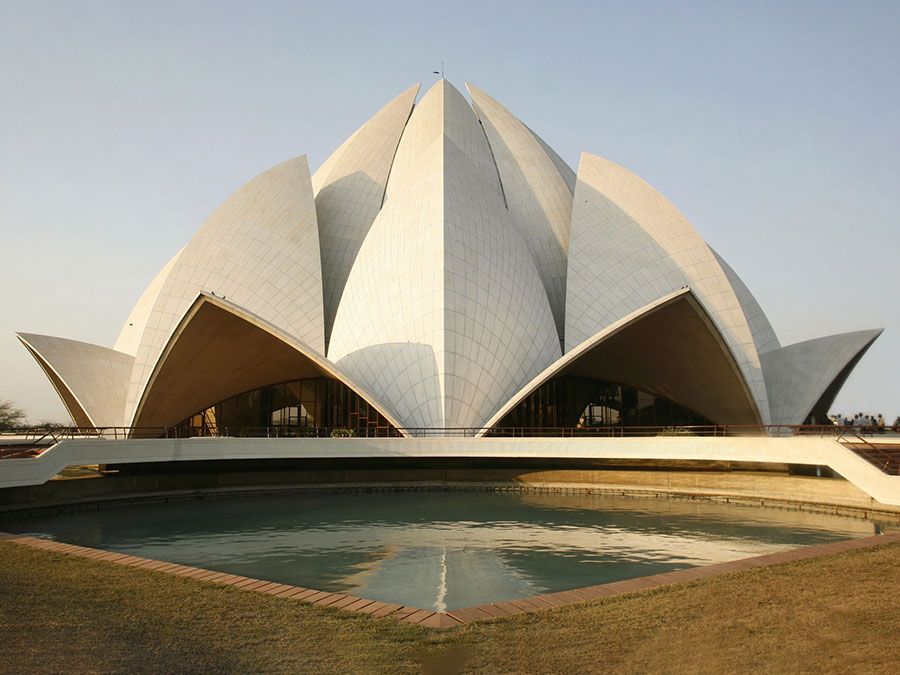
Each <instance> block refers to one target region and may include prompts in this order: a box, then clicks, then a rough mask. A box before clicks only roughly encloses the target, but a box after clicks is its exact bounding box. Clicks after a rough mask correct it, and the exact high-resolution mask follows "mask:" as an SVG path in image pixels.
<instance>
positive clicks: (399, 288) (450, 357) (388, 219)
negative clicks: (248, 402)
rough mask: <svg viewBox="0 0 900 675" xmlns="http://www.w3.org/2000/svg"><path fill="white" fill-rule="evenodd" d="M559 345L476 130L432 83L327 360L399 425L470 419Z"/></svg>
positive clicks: (350, 284) (356, 270)
mask: <svg viewBox="0 0 900 675" xmlns="http://www.w3.org/2000/svg"><path fill="white" fill-rule="evenodd" d="M420 116H421V118H420ZM460 144H461V145H460ZM398 167H402V168H401V169H400V170H399V171H398ZM559 353H560V351H559V342H558V338H557V334H556V329H555V325H554V322H553V315H552V312H551V311H550V306H549V303H548V301H547V297H546V294H545V292H544V289H543V284H542V283H541V280H540V277H539V275H538V273H537V270H536V268H535V265H534V262H533V261H532V259H531V255H530V253H529V252H528V249H527V247H526V245H525V243H524V241H523V240H522V238H521V236H520V234H519V232H518V231H517V229H516V227H515V225H514V224H513V223H512V222H511V221H510V219H509V216H508V212H507V211H506V208H505V206H504V204H503V200H502V195H501V193H500V190H499V182H498V179H497V174H496V168H494V167H493V165H492V160H491V159H490V150H489V148H488V147H487V142H486V140H485V138H484V134H483V133H482V131H481V129H480V128H479V126H478V122H477V120H476V118H475V116H474V114H473V112H472V110H471V108H469V106H468V105H465V102H464V100H463V99H462V96H461V95H460V94H459V92H458V91H456V90H455V89H453V87H452V86H450V85H449V84H447V83H446V82H444V81H440V82H438V84H436V85H435V86H434V87H433V88H432V89H431V90H430V91H429V92H428V93H427V94H426V95H425V97H424V98H423V100H422V102H421V103H420V104H419V105H418V106H417V107H416V109H415V111H414V112H413V115H412V118H411V119H410V121H409V123H408V125H407V128H406V131H405V133H404V135H403V139H402V140H401V143H400V147H399V148H398V151H397V158H396V160H395V166H394V169H393V170H392V172H391V178H390V181H389V184H388V194H387V199H386V201H385V204H384V207H383V209H382V211H381V213H380V214H379V215H378V217H377V218H376V220H375V223H374V224H373V225H372V228H371V230H370V231H369V235H368V237H367V238H366V241H365V242H364V243H363V246H362V248H361V249H360V253H359V256H358V258H357V262H356V264H355V265H354V267H353V270H352V271H351V273H350V278H349V279H348V281H347V286H346V289H345V291H344V296H343V298H342V300H341V305H340V307H339V309H338V314H337V318H336V320H335V325H334V331H333V333H332V340H331V345H330V348H329V356H330V358H331V359H332V360H333V361H334V362H336V363H337V365H338V366H339V367H340V368H341V369H342V370H343V371H344V372H346V373H348V374H349V375H350V376H351V377H352V378H353V379H354V380H355V381H357V382H359V383H360V384H361V385H362V386H364V387H365V388H366V389H368V390H369V391H372V392H373V394H374V395H375V396H376V397H377V398H378V399H379V400H382V401H385V402H386V403H387V406H388V408H389V409H390V410H391V411H392V412H393V413H394V414H395V415H396V416H397V417H398V418H400V420H401V421H402V422H403V424H404V425H405V426H407V427H432V428H440V427H477V426H480V425H481V424H483V422H484V421H485V420H486V419H487V418H488V416H489V415H490V414H491V413H492V412H493V411H494V410H496V409H497V407H499V406H500V405H501V404H502V403H503V402H504V401H505V400H506V399H507V398H508V397H509V396H511V395H512V394H513V393H514V392H515V391H516V390H517V389H518V388H519V387H521V386H522V385H523V384H525V383H526V382H528V381H529V380H530V379H531V378H532V377H533V376H534V375H535V374H536V373H538V372H540V371H541V370H542V369H543V368H545V367H546V366H547V365H548V364H549V363H551V362H552V361H553V360H554V359H556V358H557V357H558V356H559Z"/></svg>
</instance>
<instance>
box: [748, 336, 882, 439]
mask: <svg viewBox="0 0 900 675" xmlns="http://www.w3.org/2000/svg"><path fill="white" fill-rule="evenodd" d="M881 333H882V331H881V329H875V330H862V331H855V332H852V333H841V334H839V335H829V336H827V337H820V338H815V339H813V340H806V341H804V342H796V343H794V344H792V345H787V346H786V347H781V348H779V349H773V350H770V351H768V352H766V353H764V354H763V355H762V357H761V360H762V367H763V372H764V373H765V376H766V386H767V387H768V388H769V404H770V406H771V408H772V424H803V422H804V421H805V420H806V418H807V416H808V415H809V414H810V412H811V411H812V410H813V407H814V406H815V405H816V403H817V402H818V401H819V400H820V399H822V398H823V396H825V395H826V392H827V395H828V397H829V398H830V400H828V401H826V402H825V403H826V405H825V408H827V407H828V406H829V405H830V404H831V402H832V401H833V400H834V397H835V396H836V395H837V392H838V390H839V389H840V387H841V385H843V383H844V380H845V379H846V378H847V376H848V375H849V374H850V371H851V370H852V369H853V367H854V366H855V365H856V362H857V361H858V360H859V359H860V358H862V356H863V354H865V352H866V350H867V349H868V348H869V347H870V346H871V345H872V343H873V342H875V339H876V338H877V337H878V336H879V335H881Z"/></svg>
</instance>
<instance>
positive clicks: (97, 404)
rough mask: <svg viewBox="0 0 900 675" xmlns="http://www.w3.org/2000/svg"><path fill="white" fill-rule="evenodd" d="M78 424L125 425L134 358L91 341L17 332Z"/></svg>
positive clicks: (94, 425) (98, 425)
mask: <svg viewBox="0 0 900 675" xmlns="http://www.w3.org/2000/svg"><path fill="white" fill-rule="evenodd" d="M16 335H17V336H18V338H19V340H21V341H22V344H24V345H25V347H26V348H27V349H28V351H29V352H30V353H31V355H32V356H34V358H35V360H37V362H38V364H39V365H40V366H41V368H42V369H43V370H44V372H45V373H46V374H47V377H48V378H49V379H50V381H51V382H52V383H53V386H54V387H55V388H56V390H57V393H58V394H59V396H60V398H61V399H62V400H63V404H64V405H65V406H66V409H67V410H68V411H69V414H70V415H71V416H72V419H73V421H74V422H75V424H76V425H77V426H82V427H84V426H87V427H114V426H122V424H123V416H124V413H125V394H126V392H127V391H128V377H129V375H131V367H132V364H133V363H134V357H133V356H132V355H131V354H125V353H123V352H120V351H116V350H114V349H109V348H108V347H100V346H99V345H93V344H90V343H88V342H80V341H78V340H69V339H67V338H60V337H52V336H50V335H36V334H34V333H17V334H16Z"/></svg>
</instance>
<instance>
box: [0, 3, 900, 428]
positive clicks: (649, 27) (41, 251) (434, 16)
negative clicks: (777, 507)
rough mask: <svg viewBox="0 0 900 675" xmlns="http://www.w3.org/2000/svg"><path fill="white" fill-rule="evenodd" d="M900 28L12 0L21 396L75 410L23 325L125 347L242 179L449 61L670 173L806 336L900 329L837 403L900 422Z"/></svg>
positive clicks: (588, 144)
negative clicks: (175, 264) (124, 333)
mask: <svg viewBox="0 0 900 675" xmlns="http://www.w3.org/2000/svg"><path fill="white" fill-rule="evenodd" d="M898 36H900V3H898V2H865V1H863V2H859V1H856V2H846V3H827V2H791V3H782V2H771V3H769V2H755V3H751V2H737V3H730V2H721V1H717V2H709V3H706V2H683V3H673V2H660V3H643V2H616V3H601V2H596V3H594V2H590V3H589V2H565V1H559V0H557V1H554V2H441V3H428V2H389V1H386V0H383V1H382V2H377V3H376V2H367V3H356V2H322V3H302V2H290V3H288V2H285V3H282V2H256V3H248V2H244V3H232V2H208V3H207V2H153V3H138V2H130V3H126V2H90V1H87V0H79V1H78V2H52V3H51V2H37V1H34V0H28V1H26V0H15V1H10V0H0V64H2V68H0V92H2V94H0V234H2V239H0V270H2V274H3V283H2V284H0V399H2V398H12V399H14V400H15V401H17V402H18V403H19V404H20V405H21V406H23V407H25V408H26V409H27V410H28V412H29V413H30V415H31V418H32V419H34V420H38V419H46V418H52V419H58V420H63V419H67V417H66V415H65V412H64V409H63V407H62V405H61V403H60V402H59V400H58V398H57V397H56V394H55V393H54V392H53V390H52V387H51V386H50V384H49V383H48V382H47V380H46V379H45V378H44V375H43V374H42V373H41V372H40V370H39V368H38V367H37V365H36V364H34V363H33V362H32V360H31V357H30V356H29V355H28V354H27V353H26V352H25V350H24V349H23V348H22V347H21V346H20V345H19V343H18V342H17V341H16V339H15V338H14V336H13V331H14V330H24V331H29V332H37V333H47V334H51V335H61V336H65V337H72V338H76V339H80V340H86V341H88V342H95V343H98V344H103V345H112V343H113V341H114V339H115V336H116V334H117V333H118V330H119V327H120V326H121V324H122V322H123V321H124V320H125V317H126V315H127V314H128V311H129V309H130V308H131V305H132V304H133V303H134V301H135V300H136V299H137V298H138V296H139V295H140V293H141V291H142V290H143V288H144V287H145V286H146V284H147V283H148V282H149V281H150V279H151V278H152V277H153V276H154V274H155V273H156V272H157V270H158V269H159V268H160V267H161V266H162V265H163V264H164V263H165V262H166V260H168V258H169V257H170V256H171V255H172V254H173V253H174V252H175V251H176V250H177V249H178V248H179V247H180V246H181V245H183V244H184V243H185V242H186V241H187V240H188V239H189V238H190V236H191V235H192V234H193V232H194V231H195V230H196V228H197V227H198V226H199V225H200V223H201V222H202V221H203V220H204V218H205V217H206V216H207V215H208V214H209V213H210V212H211V211H212V210H213V209H214V208H215V207H216V206H217V205H218V204H219V203H220V202H221V201H222V200H224V199H225V198H226V197H227V196H228V195H229V194H230V193H231V192H232V191H233V190H234V189H236V188H237V187H239V186H240V185H241V184H242V183H244V182H245V181H246V180H247V179H249V178H251V177H252V176H254V175H256V174H257V173H259V172H260V171H262V170H264V169H266V168H268V167H270V166H272V165H273V164H276V163H278V162H280V161H282V160H284V159H287V158H290V157H293V156H296V155H300V154H307V155H308V156H309V160H310V165H311V166H312V167H313V168H315V167H317V166H318V165H319V164H320V163H321V161H322V160H323V159H324V158H325V157H326V156H327V155H328V153H330V152H331V150H333V149H334V148H335V147H336V146H337V145H338V144H339V143H340V142H341V141H343V140H344V138H346V136H347V135H349V134H350V133H351V132H352V131H353V130H354V129H356V127H358V126H359V125H360V124H362V123H363V122H364V121H365V120H366V119H368V117H369V116H370V115H371V114H372V113H374V112H375V111H376V110H377V109H378V108H379V107H380V106H381V105H383V104H384V103H385V102H387V101H388V100H389V99H391V98H392V97H393V96H394V95H396V94H397V93H399V92H400V91H402V90H403V89H405V88H406V87H407V86H409V85H410V84H412V83H414V82H419V81H421V82H422V84H423V86H425V87H427V86H429V85H430V84H431V83H432V82H433V80H434V76H433V75H432V74H431V71H432V70H434V69H435V68H437V67H438V66H439V64H440V62H441V59H443V60H444V62H445V67H446V74H447V78H448V79H449V80H450V81H451V82H453V83H454V84H455V85H456V86H457V87H459V88H460V89H462V87H463V83H464V82H465V81H467V80H468V81H471V82H473V83H474V84H477V85H478V86H479V87H481V88H483V89H485V90H486V91H488V92H489V93H490V94H492V95H493V96H495V97H496V98H497V99H499V100H500V101H501V102H502V103H503V104H504V105H506V106H507V107H509V108H510V109H511V110H512V111H513V112H515V113H516V114H517V115H518V116H519V117H521V118H522V119H523V120H524V121H525V122H526V123H527V124H528V125H529V126H531V127H532V128H533V129H535V130H536V131H537V132H538V133H539V134H541V135H542V136H543V138H544V139H545V140H546V141H547V142H549V143H550V144H551V145H553V146H554V147H555V148H556V149H557V151H558V152H559V153H560V154H561V155H562V156H563V158H564V159H566V160H567V161H568V162H569V163H570V164H571V165H573V166H577V163H578V157H579V153H580V152H581V151H582V150H585V151H589V152H592V153H596V154H599V155H603V156H605V157H608V158H610V159H611V160H613V161H615V162H618V163H620V164H623V165H624V166H626V167H628V168H630V169H632V170H633V171H635V172H636V173H637V174H638V175H640V176H641V177H643V178H644V179H646V180H647V181H648V182H650V183H651V184H652V185H654V186H655V187H656V188H658V189H659V190H660V191H662V192H663V194H665V195H666V196H667V197H669V199H671V200H672V201H673V202H674V203H675V204H676V205H677V206H678V207H679V208H680V209H681V210H682V211H683V212H684V213H685V215H686V216H687V217H688V218H689V219H690V220H691V221H692V222H693V224H694V225H695V226H696V228H697V229H698V230H699V231H700V233H701V234H702V235H703V236H704V237H705V238H706V239H707V241H709V242H710V243H711V244H712V245H713V246H714V247H715V248H716V249H717V250H718V251H719V252H720V253H721V254H722V255H723V256H724V257H725V258H726V259H728V261H729V262H730V263H731V264H732V266H733V267H734V268H735V269H736V270H737V271H738V273H739V274H741V275H742V276H743V278H744V279H745V281H746V282H747V283H748V285H749V286H750V288H751V290H753V292H754V293H755V294H756V296H757V298H758V299H759V301H760V303H761V304H762V306H763V308H764V309H765V310H766V312H767V313H768V315H769V317H770V319H771V320H772V322H773V324H774V326H775V329H776V331H777V333H778V335H779V337H780V338H781V340H782V342H783V343H791V342H794V341H797V340H803V339H807V338H811V337H816V336H819V335H823V334H830V333H836V332H841V331H847V330H854V329H860V328H870V327H879V326H880V327H884V328H885V329H886V332H885V334H884V335H883V336H882V337H881V338H880V339H879V340H878V342H876V344H875V346H874V347H873V348H872V349H871V350H870V352H869V354H868V355H867V356H866V358H864V359H863V361H862V362H861V364H860V365H859V367H858V368H857V369H856V371H855V373H854V374H853V375H852V377H851V379H850V380H849V381H848V383H847V385H846V386H845V388H844V390H843V392H842V393H841V395H840V397H839V398H838V401H837V403H836V405H835V408H836V409H838V410H840V411H842V412H845V413H846V412H855V411H857V410H868V411H871V412H879V411H881V412H883V413H884V414H885V415H886V416H890V418H891V419H893V417H894V416H895V415H897V414H900V384H898V376H900V367H898V352H900V311H898V298H897V296H898V291H900V271H898V258H900V222H898V212H900V190H898V176H900V87H898V83H900V47H898V44H900V43H898Z"/></svg>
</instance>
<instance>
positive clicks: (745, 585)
mask: <svg viewBox="0 0 900 675" xmlns="http://www.w3.org/2000/svg"><path fill="white" fill-rule="evenodd" d="M898 638H900V544H888V545H884V546H879V547H876V548H871V549H863V550H858V551H852V552H849V553H843V554H839V555H832V556H826V557H821V558H815V559H811V560H805V561H802V562H797V563H788V564H784V565H778V566H774V567H768V568H763V569H755V570H748V571H744V572H738V573H734V574H729V575H726V576H721V577H715V578H710V579H705V580H700V581H695V582H691V583H686V584H679V585H675V586H670V587H666V588H661V589H655V590H651V591H646V592H641V593H636V594H632V595H625V596H618V597H613V598H605V599H602V600H597V601H594V602H590V603H584V604H581V605H574V606H569V607H564V608H560V609H556V610H548V611H546V612H543V613H539V614H534V615H518V616H515V617H510V618H507V619H499V620H496V621H493V622H489V623H481V624H472V625H468V626H461V627H458V628H454V629H450V630H443V631H442V630H429V629H425V628H419V627H416V626H411V625H407V624H402V623H397V622H395V621H392V620H377V619H372V618H370V617H367V616H363V615H357V614H353V613H349V612H341V611H339V610H329V609H327V608H324V609H323V608H318V607H312V606H309V605H304V604H301V603H299V602H292V601H290V600H284V599H280V598H274V597H272V596H268V595H263V594H258V593H252V592H245V591H240V590H236V589H234V588H230V587H224V586H215V585H212V584H203V583H201V582H194V581H190V580H187V579H182V578H178V577H174V576H168V575H165V574H158V573H154V572H147V571H142V570H136V569H132V568H127V567H121V566H117V565H113V564H109V563H103V562H94V561H90V560H86V559H82V558H76V557H69V556H65V555H61V554H57V553H49V552H45V551H39V550H35V549H31V548H27V547H25V546H21V545H18V544H14V543H10V542H2V541H0V670H2V671H3V672H21V673H43V672H60V673H62V672H65V673H73V672H77V673H81V672H112V671H116V672H129V673H132V672H203V673H209V672H248V671H250V672H365V673H369V672H401V673H402V672H410V673H417V672H423V671H424V672H456V671H457V670H462V671H464V672H546V673H576V672H587V671H590V672H648V671H650V672H703V673H722V672H735V671H757V672H767V673H769V672H791V673H794V672H841V673H846V672H856V673H873V672H893V673H896V672H898V670H900V655H898V651H897V650H898Z"/></svg>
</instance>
